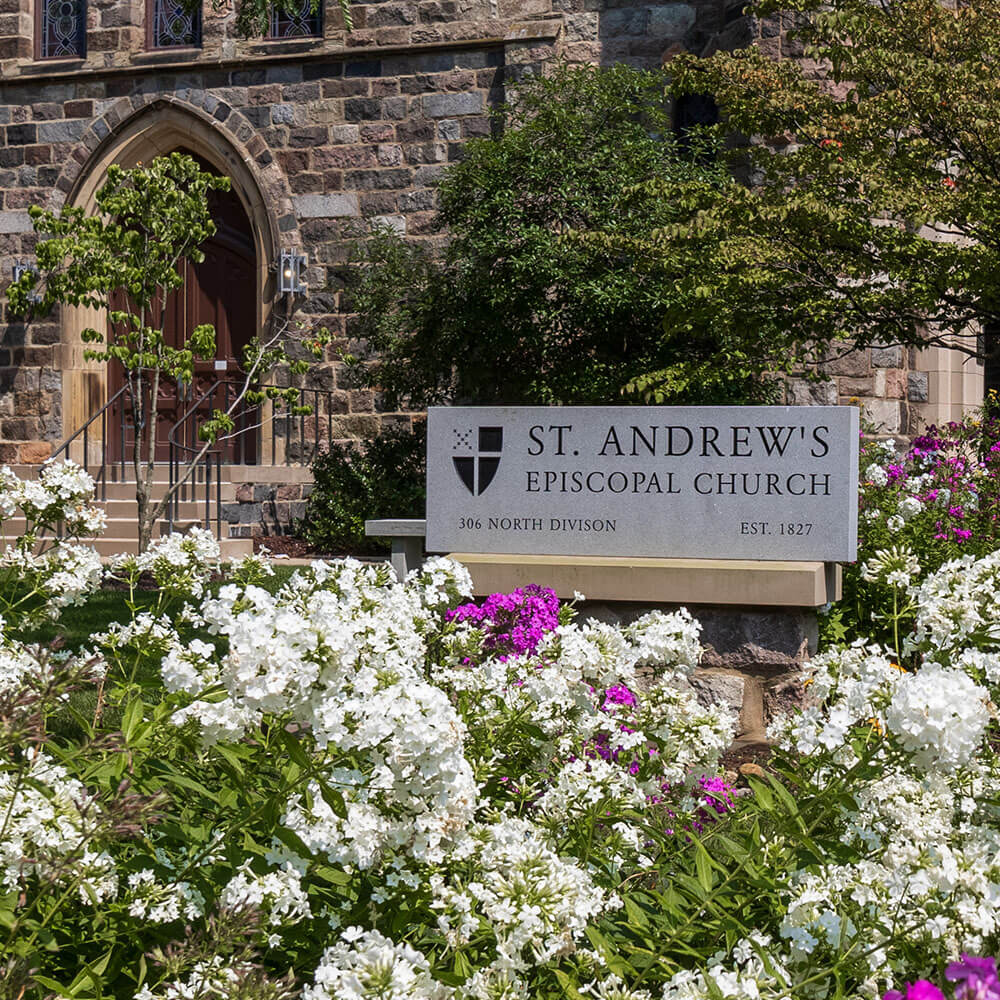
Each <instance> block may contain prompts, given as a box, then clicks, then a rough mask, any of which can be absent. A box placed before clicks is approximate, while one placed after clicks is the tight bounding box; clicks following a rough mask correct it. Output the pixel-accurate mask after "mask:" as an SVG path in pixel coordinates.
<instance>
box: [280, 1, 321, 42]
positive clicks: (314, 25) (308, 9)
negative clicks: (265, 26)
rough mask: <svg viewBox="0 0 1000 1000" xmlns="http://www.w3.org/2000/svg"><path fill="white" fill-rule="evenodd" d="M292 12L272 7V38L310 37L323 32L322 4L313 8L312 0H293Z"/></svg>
mask: <svg viewBox="0 0 1000 1000" xmlns="http://www.w3.org/2000/svg"><path fill="white" fill-rule="evenodd" d="M291 11H292V12H291V13H289V11H287V10H284V9H282V8H281V7H280V6H275V7H273V8H272V9H271V36H270V37H271V38H309V37H311V36H314V35H321V34H323V15H322V5H321V4H317V6H316V9H315V10H313V4H312V0H292V8H291Z"/></svg>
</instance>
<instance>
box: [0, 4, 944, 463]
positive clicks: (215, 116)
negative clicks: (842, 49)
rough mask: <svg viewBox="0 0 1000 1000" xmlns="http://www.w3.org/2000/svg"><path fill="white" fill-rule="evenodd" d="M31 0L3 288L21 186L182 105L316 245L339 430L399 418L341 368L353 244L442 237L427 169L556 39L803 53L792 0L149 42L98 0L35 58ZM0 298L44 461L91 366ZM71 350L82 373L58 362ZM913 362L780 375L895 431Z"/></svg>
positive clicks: (366, 20) (911, 382) (3, 336)
mask: <svg viewBox="0 0 1000 1000" xmlns="http://www.w3.org/2000/svg"><path fill="white" fill-rule="evenodd" d="M32 2H33V0H0V80H2V82H0V291H2V288H3V287H4V286H5V284H6V283H7V282H8V281H9V280H10V278H11V275H12V269H13V265H14V263H15V261H17V260H18V259H21V258H25V257H28V258H30V256H31V254H32V251H33V249H34V244H35V238H34V235H33V233H32V231H31V225H30V219H29V218H28V215H27V209H28V207H29V206H31V205H33V204H41V205H45V206H49V207H53V208H57V207H59V206H60V205H62V204H64V203H65V201H66V200H67V198H69V199H70V200H75V199H76V198H77V196H78V194H79V191H80V190H81V185H83V184H84V182H85V181H86V178H87V177H88V175H91V174H93V173H94V171H95V170H96V169H97V166H98V165H100V164H103V163H105V162H106V160H107V158H108V156H113V153H114V149H115V143H116V141H117V140H118V137H119V136H120V135H122V134H123V133H124V132H125V131H127V130H128V129H129V128H131V127H133V126H134V124H135V123H136V122H137V121H147V122H149V123H150V125H153V124H154V123H155V121H156V117H157V116H158V115H160V116H162V115H166V114H168V113H176V114H183V115H187V116H190V121H192V122H196V123H198V124H199V127H200V128H201V129H202V131H204V132H205V133H206V134H208V135H209V136H210V139H209V141H210V142H211V143H214V144H215V145H216V146H217V147H218V154H219V155H218V159H219V162H220V163H225V164H231V163H239V164H240V165H242V166H243V167H244V168H245V169H246V171H247V176H248V177H250V178H252V181H251V186H252V187H253V188H255V189H256V190H255V191H254V192H251V194H253V195H254V196H255V197H258V199H259V200H260V201H261V202H262V203H263V204H264V206H265V211H266V213H267V216H268V218H269V220H270V228H271V229H272V231H273V239H274V242H275V246H274V247H272V248H271V249H270V250H269V251H268V252H269V253H271V254H272V255H273V254H274V253H275V252H276V247H277V246H278V245H280V246H290V247H295V248H299V249H301V250H302V251H303V252H305V253H306V254H307V255H308V258H309V262H310V266H309V269H308V273H307V275H306V278H307V281H308V285H309V291H308V295H307V296H306V297H305V299H304V300H302V301H301V303H300V313H299V315H300V316H301V318H304V319H305V320H307V321H308V322H310V323H315V324H325V325H327V326H328V327H329V328H330V329H331V330H332V331H333V332H334V335H335V343H334V344H333V345H332V346H331V348H330V353H329V355H328V358H327V359H326V361H325V362H324V363H323V364H322V365H320V366H318V367H317V368H316V370H315V371H314V373H313V375H312V376H311V381H310V382H309V385H310V386H314V387H317V388H322V389H324V390H327V391H328V392H329V393H330V394H331V395H330V396H328V397H324V398H325V399H328V400H329V402H328V403H324V406H326V407H327V409H328V412H329V415H330V416H332V417H333V423H332V425H331V431H332V436H333V438H334V439H336V440H346V439H352V438H357V437H360V436H364V435H368V434H370V433H372V432H374V431H376V430H377V429H378V428H379V426H381V425H382V424H383V423H385V422H386V421H397V422H398V421H407V420H409V419H410V417H409V415H408V414H388V415H386V414H382V413H380V412H379V411H378V407H377V399H376V397H375V396H374V394H372V393H370V392H358V391H354V390H352V389H350V388H349V387H347V386H346V385H344V384H342V380H341V377H340V372H339V369H338V364H337V362H336V360H335V359H336V357H337V352H338V351H339V350H340V349H341V348H344V347H348V348H352V347H354V346H356V345H352V344H351V343H350V339H349V334H350V331H349V329H348V328H347V327H346V326H345V320H344V316H343V314H342V312H341V302H340V293H341V289H342V287H343V279H344V272H343V267H344V264H345V262H346V259H347V256H348V248H349V246H350V245H351V243H352V241H353V240H354V239H355V238H356V237H357V235H359V234H360V233H361V232H363V231H364V227H365V226H366V225H368V224H370V223H371V222H372V221H375V220H378V221H380V222H383V223H386V224H389V225H391V226H392V227H394V228H395V229H396V230H397V231H398V232H400V233H404V234H405V235H406V236H407V237H408V238H410V239H414V240H420V241H424V242H427V243H431V244H435V243H437V244H439V243H440V242H441V241H442V240H443V239H444V237H443V236H442V235H441V234H440V233H437V232H435V229H434V220H435V207H436V195H435V183H436V181H437V179H438V177H439V176H440V174H441V172H442V171H443V170H444V169H446V167H447V165H448V164H449V163H451V162H453V161H454V160H456V159H457V158H458V157H459V156H460V155H461V148H462V144H463V143H464V142H465V141H467V140H468V139H469V138H471V137H476V136H484V135H486V134H488V133H489V130H490V118H489V111H490V108H491V107H493V106H495V105H496V104H497V103H498V102H500V101H502V100H503V99H504V98H505V96H506V93H507V87H508V85H509V84H510V82H511V81H512V80H516V79H518V78H519V77H521V76H522V75H524V74H526V73H537V72H540V71H542V69H543V67H544V66H545V65H546V64H549V63H551V62H552V60H554V59H556V58H558V57H565V58H567V59H569V60H571V61H577V62H593V63H605V64H606V63H610V62H615V61H628V62H631V63H633V64H636V65H641V66H655V65H659V64H660V63H661V62H663V61H669V59H670V58H671V57H672V56H673V55H675V54H676V53H678V52H682V51H693V52H698V53H702V54H708V53H711V52H713V51H715V50H717V49H720V48H723V49H733V48H737V47H739V46H743V45H757V46H759V47H761V48H762V49H763V50H764V51H766V52H768V53H769V54H771V55H774V56H775V57H780V58H797V59H802V58H803V54H802V51H801V49H800V47H799V45H798V43H797V42H796V41H795V40H794V39H793V38H791V37H790V34H789V32H790V29H791V28H792V27H793V25H794V21H793V20H792V19H791V18H790V17H789V16H786V15H781V16H777V15H776V16H774V17H770V18H764V19H759V18H753V17H748V16H745V15H744V14H743V7H742V5H741V4H739V3H736V2H733V0H691V2H676V0H673V2H662V3H658V2H651V0H383V2H373V3H361V4H353V5H352V11H353V12H354V24H353V29H352V30H351V31H348V30H346V28H345V25H344V21H343V17H342V16H341V13H340V8H339V6H338V5H337V4H336V3H335V2H333V0H327V7H326V11H325V21H324V28H323V35H322V37H318V38H311V39H296V40H267V39H251V40H243V39H239V38H237V37H236V36H235V33H234V25H233V20H234V18H233V14H232V12H231V11H230V10H227V9H219V10H217V9H215V7H214V6H213V5H211V4H206V5H205V11H204V41H203V45H202V48H201V49H200V50H192V49H182V50H173V49H160V50H156V51H146V50H145V27H144V25H145V17H146V5H145V3H143V2H142V0H90V2H89V4H88V48H87V55H86V58H84V59H81V60H56V61H51V60H50V61H35V60H34V59H33V51H34V42H33V39H32V33H33V15H32ZM812 69H813V71H814V72H815V73H816V74H817V75H822V72H823V70H822V67H819V66H814V67H812ZM154 148H155V143H154ZM270 263H271V261H263V262H262V264H263V265H265V266H266V265H269V264H270ZM267 294H270V296H271V298H273V297H274V296H273V281H272V286H271V291H270V292H268V291H266V290H265V295H267ZM4 309H5V304H4V303H2V302H0V461H8V462H37V461H41V460H44V458H45V457H47V455H48V454H49V453H50V451H51V449H52V447H53V446H54V445H56V444H57V443H58V442H59V441H60V440H61V439H63V438H64V437H65V436H66V434H67V433H68V431H69V430H71V429H75V428H76V427H77V426H79V424H80V423H81V422H82V420H83V419H85V416H86V415H88V414H89V413H91V412H94V410H95V409H96V408H98V407H99V406H100V405H101V403H102V402H103V399H104V388H103V387H104V382H103V375H102V373H100V372H95V371H93V370H90V371H86V370H84V369H86V366H85V365H84V364H83V363H82V362H81V360H80V358H81V357H82V352H81V349H80V345H79V343H78V342H77V341H74V340H73V337H72V336H71V334H70V332H69V327H68V325H67V322H68V321H67V320H66V318H65V317H60V316H59V315H58V314H56V315H54V316H51V317H47V318H45V319H43V320H34V321H33V322H32V323H31V324H30V325H28V326H24V325H23V324H20V323H15V322H10V321H9V317H7V316H6V315H5V313H4ZM77 368H79V369H80V370H81V372H82V374H81V377H80V378H78V379H76V380H69V379H67V378H65V377H64V378H62V379H61V378H60V373H65V372H67V371H69V370H76V369H77ZM918 368H919V366H918V365H916V364H915V363H914V361H913V359H912V357H910V356H909V355H907V356H906V357H904V356H903V355H902V354H901V353H900V352H899V351H898V349H891V348H890V349H886V350H885V351H870V352H863V353H862V354H859V355H857V356H853V355H851V356H848V357H845V358H840V359H837V360H836V361H832V362H831V363H830V365H829V366H828V371H829V373H830V375H831V378H832V381H830V382H829V383H827V384H825V385H823V384H813V383H806V382H804V381H801V380H793V381H791V382H790V383H789V384H788V387H787V393H786V398H787V401H788V402H789V403H805V402H841V403H845V402H851V401H852V400H860V401H861V403H862V404H863V406H864V408H865V413H866V416H867V417H869V418H870V419H871V420H872V421H873V422H874V423H876V424H878V425H880V426H881V427H882V428H883V429H884V432H885V433H888V434H905V433H907V432H910V431H912V430H913V429H914V428H915V425H916V422H917V421H918V418H919V415H920V413H921V412H922V410H921V406H920V404H921V402H922V397H924V398H926V396H927V393H928V386H927V374H926V372H922V371H920V370H918ZM326 415H327V413H326V412H324V414H323V416H326Z"/></svg>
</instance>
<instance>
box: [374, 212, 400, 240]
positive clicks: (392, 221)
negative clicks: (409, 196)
mask: <svg viewBox="0 0 1000 1000" xmlns="http://www.w3.org/2000/svg"><path fill="white" fill-rule="evenodd" d="M372 223H373V224H377V225H380V226H383V227H387V228H389V229H391V230H392V231H393V232H394V233H395V234H396V235H397V236H405V235H406V216H403V215H376V216H374V217H373V218H372Z"/></svg>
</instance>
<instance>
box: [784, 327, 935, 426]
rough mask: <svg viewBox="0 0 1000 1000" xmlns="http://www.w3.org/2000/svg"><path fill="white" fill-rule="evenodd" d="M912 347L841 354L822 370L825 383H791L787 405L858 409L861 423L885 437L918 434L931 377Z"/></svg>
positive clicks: (792, 380)
mask: <svg viewBox="0 0 1000 1000" xmlns="http://www.w3.org/2000/svg"><path fill="white" fill-rule="evenodd" d="M917 361H918V359H917V352H916V351H915V350H914V349H913V348H903V347H898V346H894V347H883V348H868V349H866V350H863V351H847V350H843V351H839V352H837V354H836V355H835V356H833V357H831V358H830V359H829V360H828V361H826V363H825V364H824V365H823V367H822V370H823V373H824V374H825V375H826V376H827V377H826V379H825V380H821V381H813V380H810V379H806V378H794V377H793V378H789V379H787V380H786V381H785V383H784V386H783V397H784V398H783V402H785V403H786V404H788V405H792V406H805V405H815V404H822V405H827V406H834V405H837V404H840V405H846V406H858V407H859V408H860V410H861V419H862V424H863V425H867V426H868V427H869V428H870V429H871V430H873V431H875V432H877V433H879V434H884V435H887V436H897V437H904V436H906V435H913V434H917V433H919V432H920V431H921V430H922V429H923V427H924V425H925V423H926V418H927V414H926V413H925V409H926V408H925V406H924V405H923V404H926V403H927V402H928V394H929V376H928V373H927V372H926V371H921V370H919V369H918V367H917Z"/></svg>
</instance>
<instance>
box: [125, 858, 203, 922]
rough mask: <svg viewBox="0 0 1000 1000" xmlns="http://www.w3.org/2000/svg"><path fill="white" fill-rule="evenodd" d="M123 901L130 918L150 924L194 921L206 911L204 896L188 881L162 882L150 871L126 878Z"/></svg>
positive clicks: (142, 871) (143, 870)
mask: <svg viewBox="0 0 1000 1000" xmlns="http://www.w3.org/2000/svg"><path fill="white" fill-rule="evenodd" d="M125 900H126V903H127V905H128V912H129V913H130V914H131V915H132V916H133V917H138V918H139V919H140V920H146V921H148V922H149V923H151V924H169V923H172V922H173V921H174V920H181V919H184V920H194V919H195V918H196V917H200V916H201V915H202V914H203V913H204V912H205V897H204V896H203V895H202V894H201V893H200V892H199V891H198V890H197V889H195V888H194V887H193V886H192V885H191V884H190V883H189V882H185V881H183V880H182V881H173V880H166V881H162V882H161V881H160V880H158V879H157V877H156V873H155V872H154V871H153V870H152V869H150V868H142V869H140V870H139V871H137V872H133V873H132V874H131V875H129V877H128V889H127V890H126V893H125Z"/></svg>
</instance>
